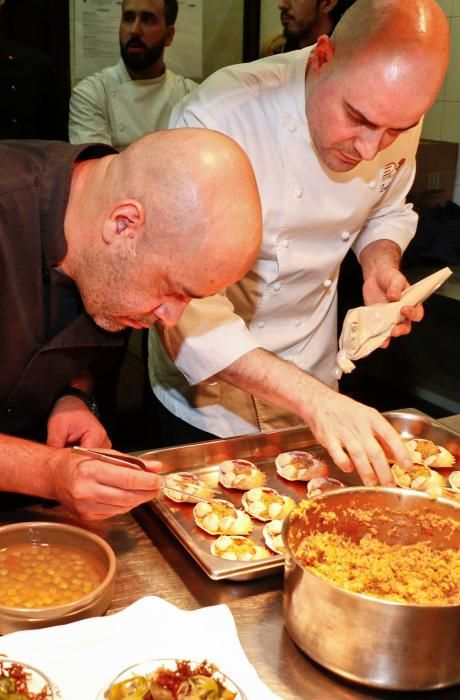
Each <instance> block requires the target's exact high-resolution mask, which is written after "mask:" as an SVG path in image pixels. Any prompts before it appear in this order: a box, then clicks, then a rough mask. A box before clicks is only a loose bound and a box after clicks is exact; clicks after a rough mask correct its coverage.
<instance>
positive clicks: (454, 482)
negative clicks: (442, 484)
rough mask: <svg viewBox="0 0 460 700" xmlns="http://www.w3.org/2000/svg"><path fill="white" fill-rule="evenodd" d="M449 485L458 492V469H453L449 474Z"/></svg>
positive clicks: (459, 485)
mask: <svg viewBox="0 0 460 700" xmlns="http://www.w3.org/2000/svg"><path fill="white" fill-rule="evenodd" d="M448 481H449V485H450V488H451V489H453V490H454V491H456V492H457V493H460V471H455V472H452V474H450V476H449V479H448Z"/></svg>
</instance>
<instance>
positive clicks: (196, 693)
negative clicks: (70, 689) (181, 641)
mask: <svg viewBox="0 0 460 700" xmlns="http://www.w3.org/2000/svg"><path fill="white" fill-rule="evenodd" d="M99 697H100V698H101V700H102V699H104V700H247V699H246V696H245V695H244V694H243V693H242V691H241V690H240V689H239V688H238V687H237V686H236V685H235V683H234V682H233V681H232V680H231V679H230V678H228V676H226V675H225V674H223V673H222V672H221V671H220V670H219V669H218V667H217V666H216V665H215V664H213V663H210V662H209V661H206V660H205V661H202V662H200V663H198V662H196V661H189V660H186V659H158V660H152V661H145V662H143V663H141V664H136V665H135V666H130V667H129V668H127V669H125V670H124V671H122V673H120V675H119V676H117V678H115V679H114V681H112V683H111V684H110V686H109V688H107V689H106V690H105V691H103V693H102V695H100V696H99Z"/></svg>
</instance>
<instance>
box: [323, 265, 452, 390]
mask: <svg viewBox="0 0 460 700" xmlns="http://www.w3.org/2000/svg"><path fill="white" fill-rule="evenodd" d="M451 274H452V270H451V269H450V268H449V267H444V268H443V269H442V270H438V272H434V273H433V274H432V275H429V276H428V277H425V278H424V279H422V280H420V281H419V282H416V284H413V285H412V286H410V287H408V288H407V289H405V290H404V292H403V293H402V294H401V299H400V300H399V301H392V302H389V303H386V304H372V305H370V306H359V307H358V308H356V309H350V310H349V311H348V313H347V315H346V316H345V320H344V322H343V326H342V333H341V334H340V339H339V352H338V353H337V367H336V376H337V377H338V378H340V377H341V376H342V372H345V373H346V374H348V373H349V372H352V371H353V370H354V369H355V365H354V364H353V362H352V360H359V359H360V358H361V357H367V355H370V354H371V352H373V350H376V349H377V348H379V347H380V346H381V345H382V344H383V343H384V342H385V340H386V339H387V338H389V337H390V335H391V332H392V330H393V328H394V327H395V326H396V324H397V323H399V322H400V321H402V320H403V317H402V316H401V309H402V307H403V306H416V305H417V304H421V303H422V302H424V301H425V299H428V297H429V296H430V295H431V294H433V292H435V291H436V290H437V289H439V287H440V286H441V285H442V284H444V282H445V281H446V280H447V279H448V278H449V277H450V276H451Z"/></svg>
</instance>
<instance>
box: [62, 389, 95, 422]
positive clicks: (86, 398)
mask: <svg viewBox="0 0 460 700" xmlns="http://www.w3.org/2000/svg"><path fill="white" fill-rule="evenodd" d="M63 396H76V397H77V399H80V400H81V401H83V403H84V404H85V405H86V406H87V408H89V410H90V411H91V413H92V414H93V415H94V416H96V418H99V407H98V405H97V401H96V399H95V398H94V396H91V394H87V393H86V392H85V391H82V390H81V389H77V388H76V387H74V386H68V387H66V388H65V389H64V391H62V392H61V393H60V394H59V396H58V399H60V398H62V397H63ZM56 400H57V399H56Z"/></svg>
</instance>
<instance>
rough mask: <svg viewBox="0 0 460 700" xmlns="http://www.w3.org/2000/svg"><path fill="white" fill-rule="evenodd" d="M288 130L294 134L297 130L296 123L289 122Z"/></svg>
mask: <svg viewBox="0 0 460 700" xmlns="http://www.w3.org/2000/svg"><path fill="white" fill-rule="evenodd" d="M288 131H289V133H290V134H295V132H296V131H297V124H289V126H288Z"/></svg>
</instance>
